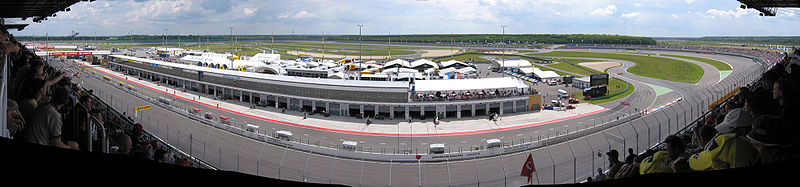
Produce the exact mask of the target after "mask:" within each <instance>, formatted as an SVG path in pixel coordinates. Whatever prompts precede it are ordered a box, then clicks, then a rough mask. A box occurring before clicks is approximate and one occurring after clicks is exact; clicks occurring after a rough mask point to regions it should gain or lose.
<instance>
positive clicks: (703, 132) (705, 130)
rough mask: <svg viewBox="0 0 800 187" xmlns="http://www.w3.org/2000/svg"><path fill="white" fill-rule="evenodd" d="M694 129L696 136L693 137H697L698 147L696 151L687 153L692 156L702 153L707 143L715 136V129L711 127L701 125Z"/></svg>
mask: <svg viewBox="0 0 800 187" xmlns="http://www.w3.org/2000/svg"><path fill="white" fill-rule="evenodd" d="M696 129H697V130H696V132H697V134H696V135H695V137H697V141H698V145H699V147H698V148H697V149H693V150H689V151H687V152H689V153H692V154H694V153H700V152H702V151H703V149H704V148H705V146H706V145H707V144H708V142H711V141H712V140H713V139H714V136H716V135H717V129H715V128H714V126H713V125H703V126H700V127H699V128H696Z"/></svg>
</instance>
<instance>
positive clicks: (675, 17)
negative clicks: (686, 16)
mask: <svg viewBox="0 0 800 187" xmlns="http://www.w3.org/2000/svg"><path fill="white" fill-rule="evenodd" d="M669 17H672V18H673V19H678V15H675V14H672V15H671V16H669Z"/></svg>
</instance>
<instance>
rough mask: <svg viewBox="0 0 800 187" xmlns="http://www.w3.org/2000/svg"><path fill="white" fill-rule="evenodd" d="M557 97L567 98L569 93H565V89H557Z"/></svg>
mask: <svg viewBox="0 0 800 187" xmlns="http://www.w3.org/2000/svg"><path fill="white" fill-rule="evenodd" d="M558 97H559V98H567V97H569V93H567V91H565V90H562V89H558Z"/></svg>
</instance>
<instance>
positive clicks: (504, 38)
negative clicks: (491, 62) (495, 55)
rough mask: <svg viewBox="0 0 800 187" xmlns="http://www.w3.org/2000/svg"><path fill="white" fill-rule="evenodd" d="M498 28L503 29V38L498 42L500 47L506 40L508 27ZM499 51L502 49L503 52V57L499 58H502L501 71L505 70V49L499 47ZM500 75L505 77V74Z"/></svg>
mask: <svg viewBox="0 0 800 187" xmlns="http://www.w3.org/2000/svg"><path fill="white" fill-rule="evenodd" d="M500 27H501V28H503V36H502V38H503V39H502V40H500V43H501V45H502V44H504V43H505V40H506V27H508V26H506V25H503V26H500ZM501 49H502V51H503V56H502V57H500V58H502V60H503V67H500V69H501V70H503V69H505V68H506V50H505V48H503V47H501ZM501 75H503V77H505V76H506V74H505V72H503V73H501Z"/></svg>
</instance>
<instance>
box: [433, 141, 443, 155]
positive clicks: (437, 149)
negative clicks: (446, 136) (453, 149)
mask: <svg viewBox="0 0 800 187" xmlns="http://www.w3.org/2000/svg"><path fill="white" fill-rule="evenodd" d="M444 148H445V147H444V144H438V143H437V144H431V146H430V154H443V153H444Z"/></svg>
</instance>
